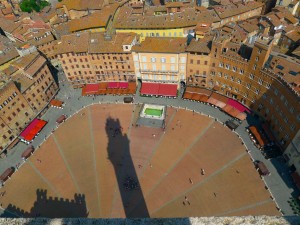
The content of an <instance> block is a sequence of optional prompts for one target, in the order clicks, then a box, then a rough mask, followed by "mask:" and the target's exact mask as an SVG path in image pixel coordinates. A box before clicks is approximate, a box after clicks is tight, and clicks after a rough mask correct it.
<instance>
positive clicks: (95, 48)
mask: <svg viewBox="0 0 300 225" xmlns="http://www.w3.org/2000/svg"><path fill="white" fill-rule="evenodd" d="M135 38H136V34H135V33H117V34H116V35H113V36H112V37H111V39H105V37H104V33H91V34H90V40H89V50H88V51H89V53H123V52H124V50H123V45H129V44H131V43H132V42H133V40H134V39H135Z"/></svg>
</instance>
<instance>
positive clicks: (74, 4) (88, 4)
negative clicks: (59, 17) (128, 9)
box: [56, 0, 104, 10]
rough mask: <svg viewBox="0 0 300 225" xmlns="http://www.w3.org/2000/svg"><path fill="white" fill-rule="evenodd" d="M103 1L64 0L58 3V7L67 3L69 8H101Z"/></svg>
mask: <svg viewBox="0 0 300 225" xmlns="http://www.w3.org/2000/svg"><path fill="white" fill-rule="evenodd" d="M103 2H104V1H103V0H63V1H62V2H59V3H57V5H56V8H62V6H63V5H65V6H66V7H67V9H68V10H87V9H101V8H102V5H103Z"/></svg>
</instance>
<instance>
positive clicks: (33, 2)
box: [20, 0, 50, 13]
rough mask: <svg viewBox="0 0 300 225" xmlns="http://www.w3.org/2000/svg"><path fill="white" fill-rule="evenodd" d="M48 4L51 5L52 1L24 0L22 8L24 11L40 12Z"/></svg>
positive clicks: (21, 4)
mask: <svg viewBox="0 0 300 225" xmlns="http://www.w3.org/2000/svg"><path fill="white" fill-rule="evenodd" d="M48 5H50V3H49V2H47V1H45V0H23V1H22V2H21V3H20V8H21V10H22V11H23V12H29V13H30V12H32V11H36V12H40V11H41V9H43V8H44V7H46V6H48Z"/></svg>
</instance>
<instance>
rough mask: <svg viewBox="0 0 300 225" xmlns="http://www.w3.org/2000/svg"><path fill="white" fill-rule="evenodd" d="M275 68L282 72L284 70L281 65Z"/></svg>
mask: <svg viewBox="0 0 300 225" xmlns="http://www.w3.org/2000/svg"><path fill="white" fill-rule="evenodd" d="M276 68H278V69H280V70H283V69H284V67H283V66H281V65H277V66H276Z"/></svg>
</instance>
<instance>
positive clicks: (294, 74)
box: [289, 70, 298, 76]
mask: <svg viewBox="0 0 300 225" xmlns="http://www.w3.org/2000/svg"><path fill="white" fill-rule="evenodd" d="M289 74H291V75H293V76H296V75H297V74H298V73H297V72H295V71H292V70H291V71H290V72H289Z"/></svg>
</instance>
